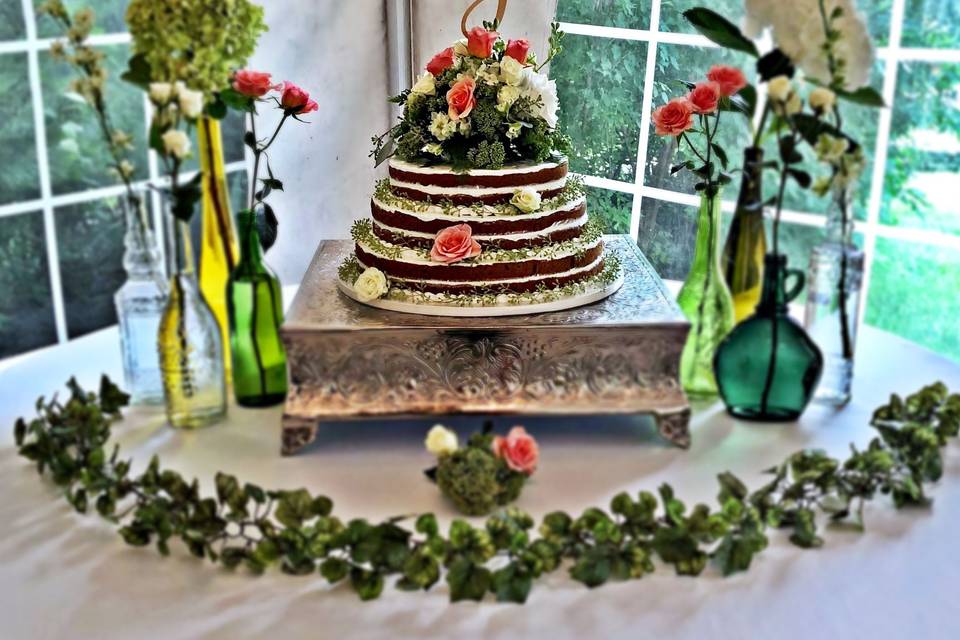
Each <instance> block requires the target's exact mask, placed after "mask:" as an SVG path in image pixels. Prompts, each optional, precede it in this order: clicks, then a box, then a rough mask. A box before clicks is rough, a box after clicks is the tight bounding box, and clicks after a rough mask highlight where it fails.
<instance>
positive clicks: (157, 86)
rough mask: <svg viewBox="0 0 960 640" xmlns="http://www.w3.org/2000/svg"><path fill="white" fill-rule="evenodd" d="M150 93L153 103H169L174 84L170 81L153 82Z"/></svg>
mask: <svg viewBox="0 0 960 640" xmlns="http://www.w3.org/2000/svg"><path fill="white" fill-rule="evenodd" d="M149 95H150V101H151V102H153V104H157V105H161V104H167V103H168V102H170V97H171V96H172V95H173V85H172V84H170V83H169V82H151V83H150V88H149Z"/></svg>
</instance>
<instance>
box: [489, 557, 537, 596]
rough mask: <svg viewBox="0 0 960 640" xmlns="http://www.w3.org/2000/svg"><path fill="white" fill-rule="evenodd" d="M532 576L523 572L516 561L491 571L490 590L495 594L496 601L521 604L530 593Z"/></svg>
mask: <svg viewBox="0 0 960 640" xmlns="http://www.w3.org/2000/svg"><path fill="white" fill-rule="evenodd" d="M532 586H533V578H531V577H530V575H529V574H527V573H525V572H523V571H522V570H521V569H520V567H519V566H518V564H517V563H516V562H511V563H510V564H508V565H507V566H505V567H503V568H502V569H499V570H497V571H495V572H494V573H493V584H492V585H491V587H490V590H491V591H493V593H495V594H496V595H497V602H516V603H517V604H523V603H525V602H526V601H527V597H528V596H529V595H530V588H531V587H532Z"/></svg>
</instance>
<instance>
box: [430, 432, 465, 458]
mask: <svg viewBox="0 0 960 640" xmlns="http://www.w3.org/2000/svg"><path fill="white" fill-rule="evenodd" d="M423 444H424V446H425V447H426V448H427V451H429V452H430V453H432V454H433V455H435V456H438V457H439V456H442V455H444V454H449V453H453V452H454V451H456V450H457V447H459V446H460V443H459V441H458V440H457V434H455V433H454V432H453V431H451V430H450V429H447V428H446V427H445V426H443V425H442V424H438V425H434V427H433V428H432V429H430V431H428V432H427V439H426V440H425V441H424V443H423Z"/></svg>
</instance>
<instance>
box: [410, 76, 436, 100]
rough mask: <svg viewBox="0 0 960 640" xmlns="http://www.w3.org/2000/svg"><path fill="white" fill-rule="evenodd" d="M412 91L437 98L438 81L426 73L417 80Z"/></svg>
mask: <svg viewBox="0 0 960 640" xmlns="http://www.w3.org/2000/svg"><path fill="white" fill-rule="evenodd" d="M410 91H411V92H412V93H416V94H418V95H422V96H435V95H437V80H436V78H434V77H433V74H432V73H430V72H429V71H427V72H424V74H423V75H422V76H420V77H419V78H417V82H416V84H414V85H413V88H412V89H410Z"/></svg>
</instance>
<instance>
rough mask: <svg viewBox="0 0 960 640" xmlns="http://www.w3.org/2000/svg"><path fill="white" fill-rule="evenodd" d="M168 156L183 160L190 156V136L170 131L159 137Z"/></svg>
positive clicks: (177, 131)
mask: <svg viewBox="0 0 960 640" xmlns="http://www.w3.org/2000/svg"><path fill="white" fill-rule="evenodd" d="M161 138H162V140H163V148H164V150H165V151H166V152H167V154H168V155H171V156H173V157H175V158H177V159H178V160H183V159H184V158H186V157H187V156H189V155H190V136H188V135H187V134H186V133H184V132H183V131H181V130H180V129H170V130H169V131H167V132H166V133H165V134H163V136H162V137H161Z"/></svg>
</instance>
